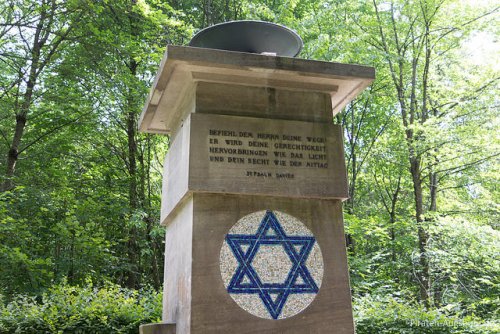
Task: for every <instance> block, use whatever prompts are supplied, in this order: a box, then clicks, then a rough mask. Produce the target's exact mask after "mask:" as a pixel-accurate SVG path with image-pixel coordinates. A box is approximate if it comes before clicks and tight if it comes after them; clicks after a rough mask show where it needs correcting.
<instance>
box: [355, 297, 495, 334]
mask: <svg viewBox="0 0 500 334" xmlns="http://www.w3.org/2000/svg"><path fill="white" fill-rule="evenodd" d="M354 314H355V319H356V333H358V334H373V333H377V334H494V333H500V322H499V321H498V319H495V320H492V321H489V322H483V321H482V320H481V319H480V318H475V317H465V318H464V317H458V316H454V315H452V314H447V312H446V310H433V311H426V310H424V309H423V307H422V306H421V305H418V304H408V303H406V302H404V301H402V300H401V299H395V298H390V297H368V296H365V297H362V298H355V300H354Z"/></svg>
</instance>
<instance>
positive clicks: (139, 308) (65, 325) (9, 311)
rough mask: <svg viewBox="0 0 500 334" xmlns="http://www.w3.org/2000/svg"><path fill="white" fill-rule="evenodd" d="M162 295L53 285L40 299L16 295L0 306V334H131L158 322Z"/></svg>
mask: <svg viewBox="0 0 500 334" xmlns="http://www.w3.org/2000/svg"><path fill="white" fill-rule="evenodd" d="M160 317H161V293H158V292H155V291H152V290H141V291H135V290H129V289H124V288H121V287H119V286H117V285H114V284H107V285H106V286H103V287H101V288H96V287H93V286H92V285H91V284H88V285H87V286H85V287H76V286H70V285H67V284H61V285H55V286H53V287H52V288H50V289H49V290H48V291H47V292H46V293H44V294H43V295H42V296H41V297H29V296H18V297H17V298H16V299H15V300H14V301H12V302H10V303H8V304H7V305H4V306H1V309H0V333H58V334H59V333H75V334H78V333H80V334H84V333H85V334H86V333H96V334H97V333H106V334H108V333H134V334H137V333H138V332H139V325H140V324H143V323H151V322H159V321H160Z"/></svg>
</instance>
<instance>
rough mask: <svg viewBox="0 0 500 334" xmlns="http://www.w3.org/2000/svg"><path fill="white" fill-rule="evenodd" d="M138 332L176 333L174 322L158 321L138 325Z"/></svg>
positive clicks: (142, 333) (154, 333)
mask: <svg viewBox="0 0 500 334" xmlns="http://www.w3.org/2000/svg"><path fill="white" fill-rule="evenodd" d="M139 334H176V330H175V324H167V323H158V324H145V325H141V326H139Z"/></svg>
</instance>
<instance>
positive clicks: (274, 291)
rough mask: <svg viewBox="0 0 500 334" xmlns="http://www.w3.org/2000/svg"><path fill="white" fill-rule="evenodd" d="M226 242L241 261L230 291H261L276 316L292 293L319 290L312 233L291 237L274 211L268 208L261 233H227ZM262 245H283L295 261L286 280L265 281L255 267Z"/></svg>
mask: <svg viewBox="0 0 500 334" xmlns="http://www.w3.org/2000/svg"><path fill="white" fill-rule="evenodd" d="M226 242H227V243H228V245H229V247H230V248H231V250H232V252H233V254H234V256H235V257H236V259H237V260H238V263H239V264H238V268H237V269H236V272H235V273H234V275H233V277H232V278H231V281H230V282H229V285H228V287H227V291H228V292H229V293H234V294H258V295H259V297H260V299H261V300H262V302H263V303H264V305H265V307H266V309H267V311H268V312H269V314H270V315H271V317H272V318H273V319H278V317H279V315H280V314H281V311H282V310H283V307H284V306H285V304H286V301H287V299H288V296H289V295H290V294H302V293H314V294H316V293H318V290H319V289H318V286H317V285H316V283H315V282H314V279H313V278H312V276H311V274H310V272H309V270H308V269H307V266H306V261H307V258H308V256H309V253H310V252H311V249H312V247H313V246H314V242H315V239H314V237H312V236H295V235H294V236H288V235H286V233H285V231H284V230H283V228H282V227H281V224H280V223H279V221H278V218H276V216H275V215H274V213H273V212H272V211H269V210H268V211H267V212H266V214H265V216H264V218H263V219H262V221H261V223H260V226H259V228H258V230H257V233H256V234H254V235H252V234H250V235H247V234H227V235H226ZM261 245H280V246H282V247H283V248H284V250H285V252H286V254H287V255H288V256H289V258H290V260H291V261H292V267H291V269H290V271H289V272H288V276H287V278H286V280H285V282H284V283H266V282H262V280H261V279H260V277H259V275H258V274H257V272H256V271H255V269H254V268H253V267H252V261H253V259H254V258H255V255H256V254H257V252H258V251H259V247H260V246H261Z"/></svg>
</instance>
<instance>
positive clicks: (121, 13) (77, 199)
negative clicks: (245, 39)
mask: <svg viewBox="0 0 500 334" xmlns="http://www.w3.org/2000/svg"><path fill="white" fill-rule="evenodd" d="M499 10H500V7H499V6H498V2H496V1H487V0H477V1H464V0H460V1H458V0H408V1H402V0H387V1H381V0H372V1H368V0H366V1H365V0H290V1H275V0H242V1H234V0H197V1H194V0H164V1H161V0H113V1H111V0H100V1H90V0H66V1H60V0H4V1H2V2H0V332H1V333H14V332H16V333H17V332H22V333H114V332H120V333H129V332H130V333H137V328H138V324H140V323H147V322H152V321H159V320H160V319H159V317H160V310H161V288H162V282H163V278H162V276H163V250H164V245H163V237H164V228H162V227H160V226H159V225H158V221H159V212H160V210H159V205H160V192H161V172H162V164H163V158H164V155H165V153H166V152H167V151H168V144H169V139H168V137H162V136H153V135H148V134H142V133H138V131H137V121H138V116H139V114H140V112H141V110H142V106H143V103H144V101H145V98H146V95H147V93H148V89H149V87H151V85H152V80H153V78H154V75H155V73H156V70H157V69H158V66H159V62H160V60H161V58H162V56H163V53H164V51H165V47H166V45H167V44H177V45H186V44H187V43H188V42H189V40H190V38H191V37H192V35H193V34H194V33H195V32H196V31H198V30H199V29H201V28H204V27H207V26H210V25H212V24H216V23H220V22H224V21H229V20H240V19H255V20H265V21H271V22H276V23H279V24H283V25H286V26H288V27H290V28H292V29H294V30H296V31H297V32H298V34H299V35H300V36H301V37H302V38H303V40H304V44H305V46H304V49H303V50H302V52H301V54H300V55H299V57H301V58H306V59H314V60H324V61H333V62H342V63H354V64H363V65H369V66H374V67H375V68H376V70H377V79H376V80H375V82H374V83H373V84H372V85H371V87H369V88H368V89H367V90H366V91H365V92H364V93H363V94H362V95H361V96H359V97H358V98H357V99H356V100H354V101H352V102H351V103H350V104H349V105H348V106H347V107H346V108H345V110H344V111H343V112H342V113H341V114H339V115H338V116H337V117H335V119H332V121H333V122H335V123H338V124H342V125H343V126H344V138H345V152H346V161H347V168H348V177H349V195H350V199H349V200H348V201H346V202H345V204H344V213H345V229H346V241H347V247H348V251H349V266H350V276H351V285H352V294H353V303H354V304H353V305H354V311H355V320H356V324H357V331H358V333H370V334H372V333H500V322H499V318H500V317H499V309H500V256H499V254H500V242H499V240H500V239H499V236H500V233H499V228H500V224H499V222H500V217H499V189H498V184H499V182H498V181H499V180H498V179H499V176H500V172H499V159H498V157H499V154H500V138H499V135H500V129H499V127H500V122H499V113H498V110H499V108H498V107H499V97H498V88H499V79H500V65H499V64H500V63H499V56H500V43H499V40H498V38H499V36H500V35H499V28H500V24H499Z"/></svg>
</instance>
